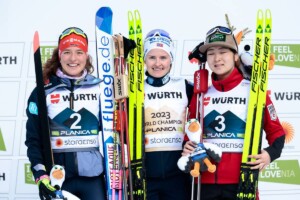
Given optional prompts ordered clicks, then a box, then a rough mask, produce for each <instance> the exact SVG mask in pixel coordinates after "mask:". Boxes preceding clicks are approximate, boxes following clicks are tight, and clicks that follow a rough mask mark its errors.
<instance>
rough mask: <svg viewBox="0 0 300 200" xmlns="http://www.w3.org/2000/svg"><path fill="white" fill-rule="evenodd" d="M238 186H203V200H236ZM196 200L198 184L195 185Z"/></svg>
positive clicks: (201, 190) (201, 195)
mask: <svg viewBox="0 0 300 200" xmlns="http://www.w3.org/2000/svg"><path fill="white" fill-rule="evenodd" d="M237 188H238V184H201V187H200V197H201V198H200V199H201V200H235V199H236V195H237ZM194 191H195V193H194V200H196V199H197V192H196V191H197V184H195V185H194Z"/></svg>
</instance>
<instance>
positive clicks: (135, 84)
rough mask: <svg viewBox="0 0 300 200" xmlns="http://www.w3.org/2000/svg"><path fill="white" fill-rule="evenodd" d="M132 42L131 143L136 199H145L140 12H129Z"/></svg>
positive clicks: (130, 90) (142, 62)
mask: <svg viewBox="0 0 300 200" xmlns="http://www.w3.org/2000/svg"><path fill="white" fill-rule="evenodd" d="M128 28H129V39H132V40H134V41H135V43H136V45H137V48H136V49H135V50H132V51H131V52H130V57H129V80H130V83H129V140H130V160H131V168H132V179H133V197H134V199H136V200H140V199H146V175H145V166H144V163H145V162H144V159H145V153H144V152H145V141H144V140H145V135H144V128H143V127H144V126H143V125H144V60H143V35H142V21H141V17H140V13H139V11H138V10H135V11H134V12H132V11H128Z"/></svg>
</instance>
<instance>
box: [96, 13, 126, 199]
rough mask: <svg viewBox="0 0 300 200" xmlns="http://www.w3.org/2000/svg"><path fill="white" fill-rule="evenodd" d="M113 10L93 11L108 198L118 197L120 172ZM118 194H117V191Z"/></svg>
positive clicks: (119, 196) (120, 188)
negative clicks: (116, 116) (115, 92)
mask: <svg viewBox="0 0 300 200" xmlns="http://www.w3.org/2000/svg"><path fill="white" fill-rule="evenodd" d="M112 17H113V12H112V10H111V8H109V7H101V8H100V9H99V10H98V11H97V12H96V19H95V20H96V21H95V25H96V27H95V29H96V30H95V31H96V56H97V73H98V77H99V78H100V79H102V80H103V81H102V82H101V83H100V90H101V122H102V142H103V154H104V160H105V179H106V190H107V198H108V200H114V199H120V198H122V196H121V193H122V192H121V190H122V187H121V177H122V175H121V174H120V171H119V169H120V166H119V163H120V160H119V155H120V153H119V152H120V149H119V148H120V147H119V144H118V136H117V135H116V133H115V132H114V130H113V127H114V107H115V103H114V88H113V87H114V86H113V82H114V63H113V60H114V59H113V39H112ZM119 193H120V194H119Z"/></svg>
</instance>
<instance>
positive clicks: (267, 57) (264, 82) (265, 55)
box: [260, 37, 270, 92]
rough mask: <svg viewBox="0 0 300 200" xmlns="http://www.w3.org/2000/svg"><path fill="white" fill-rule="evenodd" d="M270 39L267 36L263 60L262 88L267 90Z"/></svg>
mask: <svg viewBox="0 0 300 200" xmlns="http://www.w3.org/2000/svg"><path fill="white" fill-rule="evenodd" d="M269 40H270V38H268V37H265V40H264V42H265V44H264V58H263V62H262V71H261V80H260V90H261V91H263V92H265V90H266V88H267V85H266V80H267V73H266V72H267V70H268V60H269V59H270V58H269V56H268V54H269V52H270V46H269V44H268V43H269Z"/></svg>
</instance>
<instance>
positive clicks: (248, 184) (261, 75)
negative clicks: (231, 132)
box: [237, 9, 272, 200]
mask: <svg viewBox="0 0 300 200" xmlns="http://www.w3.org/2000/svg"><path fill="white" fill-rule="evenodd" d="M271 32H272V16H271V11H270V10H269V9H267V10H266V11H265V13H264V12H263V11H262V10H258V12H257V19H256V35H255V43H254V45H255V46H254V56H253V66H252V75H251V82H250V97H249V103H248V114H247V123H246V130H245V137H244V146H243V154H242V164H241V170H240V183H239V188H238V193H237V199H239V200H255V199H256V191H257V187H258V174H259V170H258V169H257V170H251V169H250V167H251V166H249V165H247V162H248V161H250V159H249V158H248V156H249V155H257V154H259V153H260V149H261V140H262V131H263V116H264V109H265V105H266V95H267V83H268V66H269V58H270V47H271Z"/></svg>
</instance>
